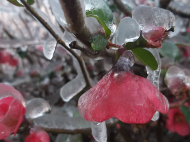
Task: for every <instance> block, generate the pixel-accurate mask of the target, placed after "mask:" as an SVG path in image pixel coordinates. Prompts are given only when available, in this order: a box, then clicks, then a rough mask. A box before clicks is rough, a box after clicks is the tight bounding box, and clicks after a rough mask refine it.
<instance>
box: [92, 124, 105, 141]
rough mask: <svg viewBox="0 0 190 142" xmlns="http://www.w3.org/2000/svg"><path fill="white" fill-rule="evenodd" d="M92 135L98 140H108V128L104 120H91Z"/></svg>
mask: <svg viewBox="0 0 190 142" xmlns="http://www.w3.org/2000/svg"><path fill="white" fill-rule="evenodd" d="M91 129H92V135H93V137H94V139H95V140H96V141H98V142H107V129H106V123H105V121H104V122H101V123H99V122H91Z"/></svg>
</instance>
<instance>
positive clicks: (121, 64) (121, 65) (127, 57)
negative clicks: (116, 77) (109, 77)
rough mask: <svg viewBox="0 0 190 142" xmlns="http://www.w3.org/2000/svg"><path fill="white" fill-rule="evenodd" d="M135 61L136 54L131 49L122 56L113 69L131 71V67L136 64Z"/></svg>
mask: <svg viewBox="0 0 190 142" xmlns="http://www.w3.org/2000/svg"><path fill="white" fill-rule="evenodd" d="M134 63H135V59H134V55H133V53H132V52H131V51H129V50H128V51H125V52H124V53H123V54H122V55H121V56H120V58H119V59H118V61H117V63H116V64H115V66H114V67H113V69H114V70H115V71H129V70H130V68H131V67H132V66H133V65H134Z"/></svg>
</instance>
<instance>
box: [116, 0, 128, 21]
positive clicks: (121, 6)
mask: <svg viewBox="0 0 190 142" xmlns="http://www.w3.org/2000/svg"><path fill="white" fill-rule="evenodd" d="M113 1H114V3H115V4H116V5H117V7H118V9H119V10H121V11H122V12H123V13H125V15H127V16H130V17H131V10H130V9H128V8H127V6H125V5H124V4H123V3H122V1H121V0H113Z"/></svg>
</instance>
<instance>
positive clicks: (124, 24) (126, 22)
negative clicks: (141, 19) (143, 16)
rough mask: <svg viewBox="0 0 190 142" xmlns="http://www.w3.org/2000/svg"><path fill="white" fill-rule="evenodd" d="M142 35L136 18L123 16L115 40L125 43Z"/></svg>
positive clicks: (118, 42) (119, 43) (117, 42)
mask: <svg viewBox="0 0 190 142" xmlns="http://www.w3.org/2000/svg"><path fill="white" fill-rule="evenodd" d="M139 36H140V29H139V24H138V23H137V21H136V20H135V19H132V18H130V17H125V18H123V19H122V20H121V21H120V23H119V26H118V29H117V31H116V34H115V36H114V39H113V42H114V43H115V44H118V45H123V44H124V43H127V42H134V41H136V40H137V39H138V38H139Z"/></svg>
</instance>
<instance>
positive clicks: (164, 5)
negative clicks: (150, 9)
mask: <svg viewBox="0 0 190 142" xmlns="http://www.w3.org/2000/svg"><path fill="white" fill-rule="evenodd" d="M170 2H171V0H160V7H161V8H164V9H166V8H167V7H168V5H169V4H170Z"/></svg>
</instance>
